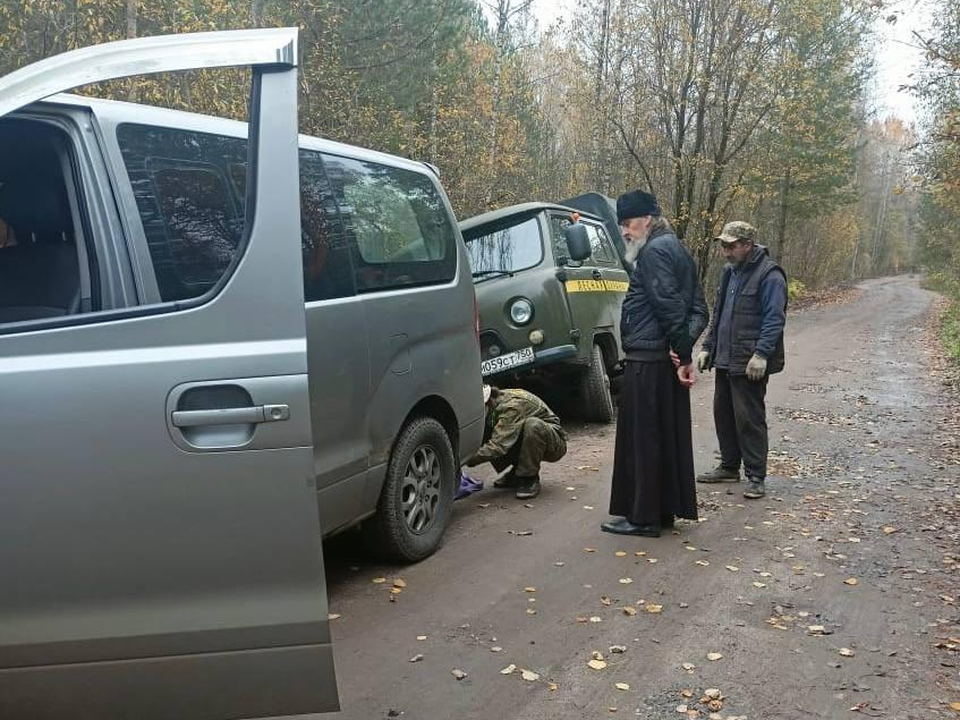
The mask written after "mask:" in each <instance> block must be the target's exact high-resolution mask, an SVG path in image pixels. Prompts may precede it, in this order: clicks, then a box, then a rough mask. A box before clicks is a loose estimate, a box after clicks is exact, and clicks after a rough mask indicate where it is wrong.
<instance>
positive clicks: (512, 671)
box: [500, 663, 517, 675]
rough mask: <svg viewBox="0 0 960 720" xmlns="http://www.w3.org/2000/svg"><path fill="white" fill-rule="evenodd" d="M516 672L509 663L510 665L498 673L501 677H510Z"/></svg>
mask: <svg viewBox="0 0 960 720" xmlns="http://www.w3.org/2000/svg"><path fill="white" fill-rule="evenodd" d="M516 670H517V666H516V665H514V664H513V663H510V664H509V665H507V666H506V667H505V668H504V669H503V670H501V671H500V674H501V675H510V674H512V673H514V672H516Z"/></svg>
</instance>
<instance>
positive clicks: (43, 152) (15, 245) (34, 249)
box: [0, 120, 83, 323]
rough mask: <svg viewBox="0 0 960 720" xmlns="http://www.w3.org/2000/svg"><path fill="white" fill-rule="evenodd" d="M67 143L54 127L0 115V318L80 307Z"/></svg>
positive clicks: (45, 314) (59, 313) (13, 318)
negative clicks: (66, 180) (4, 117)
mask: <svg viewBox="0 0 960 720" xmlns="http://www.w3.org/2000/svg"><path fill="white" fill-rule="evenodd" d="M66 147H67V145H66V138H65V137H64V136H63V134H62V132H61V131H60V130H58V129H57V128H55V127H53V126H51V125H46V124H44V123H41V122H33V121H27V120H4V121H0V158H2V160H0V323H8V322H18V321H26V320H37V319H42V318H51V317H58V316H62V315H72V314H74V313H78V312H81V311H82V309H83V307H82V305H83V303H81V294H82V293H81V283H80V262H79V255H78V248H77V235H78V233H77V232H76V231H75V224H74V220H73V214H72V213H71V210H70V202H69V197H68V195H67V184H66V182H65V180H64V167H68V166H69V165H68V164H66V165H65V163H64V158H65V157H66Z"/></svg>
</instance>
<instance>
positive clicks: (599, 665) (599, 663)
mask: <svg viewBox="0 0 960 720" xmlns="http://www.w3.org/2000/svg"><path fill="white" fill-rule="evenodd" d="M587 665H588V666H590V667H591V668H593V669H594V670H603V669H604V668H605V667H606V666H607V663H605V662H604V661H603V660H591V661H590V662H588V663H587Z"/></svg>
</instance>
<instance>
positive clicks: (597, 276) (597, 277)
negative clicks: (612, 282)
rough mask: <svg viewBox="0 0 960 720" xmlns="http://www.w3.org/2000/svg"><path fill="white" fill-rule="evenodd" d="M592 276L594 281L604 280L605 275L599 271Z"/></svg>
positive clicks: (595, 271)
mask: <svg viewBox="0 0 960 720" xmlns="http://www.w3.org/2000/svg"><path fill="white" fill-rule="evenodd" d="M591 275H593V279H594V280H603V273H602V272H600V271H599V270H594V271H593V272H592V273H591Z"/></svg>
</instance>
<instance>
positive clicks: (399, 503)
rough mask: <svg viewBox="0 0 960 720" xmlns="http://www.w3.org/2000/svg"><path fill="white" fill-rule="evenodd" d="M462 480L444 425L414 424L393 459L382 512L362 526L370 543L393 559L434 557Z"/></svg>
mask: <svg viewBox="0 0 960 720" xmlns="http://www.w3.org/2000/svg"><path fill="white" fill-rule="evenodd" d="M458 480H459V478H458V477H457V464H456V461H455V460H454V457H453V447H452V445H451V443H450V438H449V436H448V435H447V432H446V430H444V428H443V425H441V424H440V423H439V422H437V421H436V420H434V419H433V418H427V417H421V418H416V419H414V420H412V421H411V422H409V423H408V424H407V425H406V426H404V428H403V429H402V430H401V431H400V434H399V436H398V437H397V441H396V443H395V444H394V447H393V452H392V453H391V455H390V462H389V463H388V465H387V476H386V478H385V479H384V481H383V488H382V489H381V490H380V500H379V501H378V502H377V513H376V515H374V516H373V517H372V518H371V519H370V520H368V521H366V522H365V523H364V524H363V528H364V533H365V534H366V536H367V538H366V539H367V543H368V544H369V545H370V546H371V548H372V549H373V550H374V551H375V552H377V554H379V555H382V556H383V557H385V558H387V559H390V560H400V561H403V562H416V561H418V560H423V559H424V558H426V557H429V556H430V555H432V554H433V553H434V552H435V551H436V549H437V548H438V547H439V545H440V540H441V539H442V538H443V533H444V530H446V528H447V524H448V523H449V522H450V513H451V512H452V510H453V496H454V493H455V491H456V487H457V483H458Z"/></svg>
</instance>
